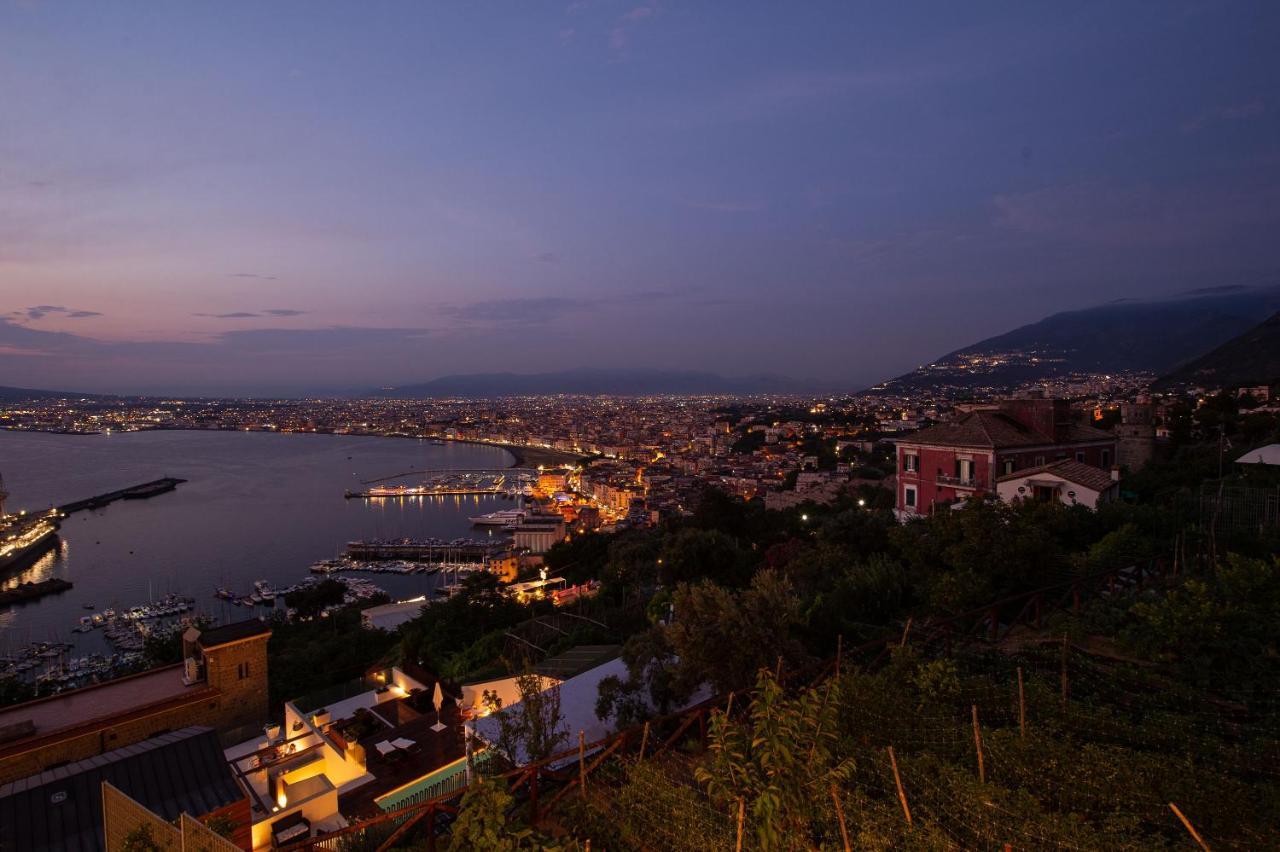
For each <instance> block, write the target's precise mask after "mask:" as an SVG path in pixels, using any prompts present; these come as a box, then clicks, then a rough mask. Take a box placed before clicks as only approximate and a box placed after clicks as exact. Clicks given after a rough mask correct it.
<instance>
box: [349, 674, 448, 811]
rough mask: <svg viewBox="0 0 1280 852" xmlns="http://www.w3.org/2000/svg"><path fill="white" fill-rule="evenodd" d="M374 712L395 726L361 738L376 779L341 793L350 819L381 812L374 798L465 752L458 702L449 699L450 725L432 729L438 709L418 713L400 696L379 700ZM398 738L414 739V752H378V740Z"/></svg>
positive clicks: (446, 717) (367, 761)
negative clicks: (392, 699) (383, 701)
mask: <svg viewBox="0 0 1280 852" xmlns="http://www.w3.org/2000/svg"><path fill="white" fill-rule="evenodd" d="M393 705H394V706H393ZM375 712H376V713H377V714H378V715H379V716H380V717H381V718H383V719H385V720H386V721H388V722H391V723H392V724H393V725H394V727H392V728H384V729H382V730H380V731H377V732H375V733H373V734H370V735H369V736H367V737H365V738H364V739H362V740H360V745H361V746H363V747H364V750H365V760H366V763H365V765H366V767H367V768H368V770H369V771H370V772H371V773H373V775H374V776H375V780H373V781H370V782H369V783H367V784H362V785H361V786H359V787H357V788H355V789H354V790H352V791H351V792H349V793H344V794H342V795H341V796H339V798H338V810H339V811H341V812H342V814H343V816H346V817H347V818H348V819H350V818H352V817H368V816H373V815H376V814H379V813H381V812H382V811H381V809H380V808H379V807H378V805H377V803H376V802H375V801H374V800H375V799H377V798H378V797H379V796H382V795H384V794H385V793H388V792H390V791H391V790H394V789H396V788H397V787H401V786H403V785H405V784H407V783H409V782H410V781H414V780H416V779H418V778H421V777H422V776H423V775H426V774H428V773H430V772H434V771H435V770H436V769H439V768H440V767H441V766H444V765H445V764H447V763H452V762H453V761H455V760H457V759H458V758H460V757H462V756H463V755H464V754H465V753H466V749H465V746H464V744H463V730H462V719H461V717H460V715H459V711H458V708H457V707H456V706H453V707H451V706H448V703H447V702H446V706H445V709H444V718H443V720H442V721H443V724H445V725H446V726H447V727H446V728H445V729H444V730H443V731H433V730H431V726H432V725H434V724H435V723H436V721H437V717H436V714H435V713H432V712H427V713H419V712H418V711H417V710H414V709H413V708H412V707H411V706H409V704H408V699H404V698H399V699H396V700H395V701H389V702H386V703H384V704H380V705H378V707H377V708H375ZM397 723H398V724H397ZM397 738H404V739H407V740H413V741H414V742H415V743H416V744H417V746H416V748H415V749H413V750H412V751H411V752H403V751H397V752H395V753H393V754H391V755H388V756H387V757H383V756H382V755H381V754H379V753H378V749H377V744H378V743H380V742H382V741H384V740H386V741H388V742H389V741H391V740H395V739H397Z"/></svg>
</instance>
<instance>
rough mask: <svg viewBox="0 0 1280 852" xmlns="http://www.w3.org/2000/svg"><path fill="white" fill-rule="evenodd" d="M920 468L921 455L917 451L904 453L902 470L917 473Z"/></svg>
mask: <svg viewBox="0 0 1280 852" xmlns="http://www.w3.org/2000/svg"><path fill="white" fill-rule="evenodd" d="M919 470H920V457H919V456H918V455H916V454H915V453H903V455H902V472H903V473H916V472H917V471H919Z"/></svg>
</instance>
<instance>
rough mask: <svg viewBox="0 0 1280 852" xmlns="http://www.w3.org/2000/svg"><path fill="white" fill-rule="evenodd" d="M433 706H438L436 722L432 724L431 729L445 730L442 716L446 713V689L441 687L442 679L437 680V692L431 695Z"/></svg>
mask: <svg viewBox="0 0 1280 852" xmlns="http://www.w3.org/2000/svg"><path fill="white" fill-rule="evenodd" d="M431 706H433V707H435V708H436V723H435V724H434V725H432V726H431V730H433V731H443V730H444V728H445V726H444V725H443V724H441V722H440V717H441V716H443V715H444V691H443V690H442V689H440V681H436V690H435V694H434V695H432V696H431Z"/></svg>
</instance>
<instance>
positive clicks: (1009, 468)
mask: <svg viewBox="0 0 1280 852" xmlns="http://www.w3.org/2000/svg"><path fill="white" fill-rule="evenodd" d="M1015 466H1016V463H1015V462H1014V460H1013V459H1005V460H1004V475H1005V476H1008V475H1009V474H1011V473H1013V470H1014V467H1015Z"/></svg>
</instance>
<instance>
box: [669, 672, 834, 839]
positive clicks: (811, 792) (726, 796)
mask: <svg viewBox="0 0 1280 852" xmlns="http://www.w3.org/2000/svg"><path fill="white" fill-rule="evenodd" d="M836 703H837V702H836V701H835V700H833V698H832V695H831V685H828V686H827V687H826V688H824V689H818V688H812V687H811V688H808V689H806V690H804V691H803V692H801V693H800V694H799V695H798V696H796V697H795V698H788V697H787V696H786V695H785V693H784V692H783V689H782V686H781V684H779V683H778V682H777V680H775V679H774V677H773V674H772V673H771V672H770V671H769V670H768V669H761V670H760V671H759V673H758V674H757V676H756V685H755V689H754V690H753V691H752V693H751V704H750V708H749V710H748V712H747V718H746V719H745V720H744V721H741V722H738V721H734V720H733V719H731V718H730V717H729V716H727V715H725V714H724V713H722V712H718V711H717V712H716V714H715V715H714V716H713V717H712V720H711V732H710V743H709V745H708V751H709V755H710V759H709V760H708V761H707V763H706V764H705V765H703V766H699V767H697V768H696V769H695V770H694V777H695V778H696V779H697V780H698V783H700V784H701V785H702V786H703V787H704V788H705V789H706V791H707V795H709V796H710V797H711V800H712V801H713V802H715V803H716V804H718V805H720V806H722V807H732V806H733V805H736V804H737V802H738V801H739V800H742V801H743V802H744V803H745V805H746V808H747V809H748V811H749V812H750V814H751V817H752V819H751V824H752V826H754V828H755V831H756V838H757V840H758V841H759V843H760V848H761V849H765V850H774V849H792V848H795V849H807V848H809V846H810V844H809V842H808V838H809V837H810V836H811V834H812V832H811V831H810V829H809V824H810V821H811V820H813V819H814V818H815V817H817V816H818V814H820V813H821V811H818V810H816V809H815V807H814V803H815V801H816V802H819V803H824V804H825V801H826V797H825V795H824V794H825V792H826V791H827V790H828V789H829V788H830V787H831V785H833V784H834V785H837V786H842V785H843V784H844V783H845V782H847V781H849V780H850V779H851V778H852V776H853V771H854V762H853V759H852V758H848V757H845V758H841V757H839V756H838V754H837V751H836V746H837V743H838V739H839V738H838V735H837V719H836Z"/></svg>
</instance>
